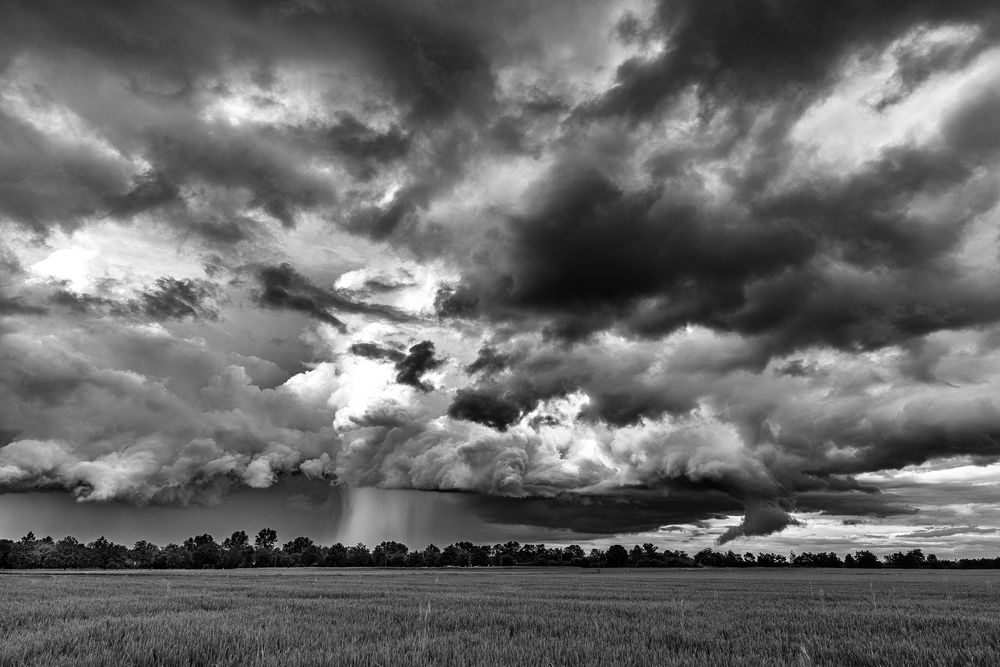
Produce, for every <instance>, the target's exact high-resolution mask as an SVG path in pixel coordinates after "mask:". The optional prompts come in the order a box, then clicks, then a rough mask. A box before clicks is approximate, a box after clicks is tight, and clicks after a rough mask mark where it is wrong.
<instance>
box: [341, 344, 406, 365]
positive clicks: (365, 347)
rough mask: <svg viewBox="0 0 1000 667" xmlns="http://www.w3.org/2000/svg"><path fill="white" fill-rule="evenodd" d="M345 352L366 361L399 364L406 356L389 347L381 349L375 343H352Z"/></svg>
mask: <svg viewBox="0 0 1000 667" xmlns="http://www.w3.org/2000/svg"><path fill="white" fill-rule="evenodd" d="M347 351H348V352H350V353H351V354H355V355H357V356H359V357H364V358H366V359H375V360H377V361H392V362H394V363H399V362H401V361H403V360H404V359H405V358H406V354H404V353H403V352H400V351H399V350H395V349H393V348H391V347H382V346H380V345H378V344H376V343H354V344H353V345H351V346H350V347H349V348H347Z"/></svg>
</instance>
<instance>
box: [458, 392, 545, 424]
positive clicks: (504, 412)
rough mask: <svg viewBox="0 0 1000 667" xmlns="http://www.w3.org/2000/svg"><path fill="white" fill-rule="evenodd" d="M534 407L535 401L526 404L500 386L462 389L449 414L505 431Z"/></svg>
mask: <svg viewBox="0 0 1000 667" xmlns="http://www.w3.org/2000/svg"><path fill="white" fill-rule="evenodd" d="M533 407H534V404H533V403H529V404H527V405H525V404H524V401H519V400H518V399H517V397H512V396H511V395H509V394H504V393H503V391H502V389H500V388H498V387H488V388H477V389H460V390H459V391H458V392H457V393H456V394H455V398H454V400H452V402H451V405H450V406H448V415H449V416H450V417H454V418H455V419H467V420H469V421H473V422H477V423H479V424H484V425H486V426H490V427H492V428H495V429H497V430H498V431H501V432H503V431H505V430H507V427H508V426H510V425H511V424H513V423H515V422H517V421H518V420H519V419H521V417H522V416H524V413H525V412H527V411H529V410H530V409H532V408H533Z"/></svg>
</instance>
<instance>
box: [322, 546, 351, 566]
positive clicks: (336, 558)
mask: <svg viewBox="0 0 1000 667" xmlns="http://www.w3.org/2000/svg"><path fill="white" fill-rule="evenodd" d="M323 565H325V566H326V567H344V566H345V565H347V547H345V546H344V545H343V544H341V543H340V542H337V543H336V544H334V545H332V546H331V547H330V548H329V549H327V550H326V556H324V558H323Z"/></svg>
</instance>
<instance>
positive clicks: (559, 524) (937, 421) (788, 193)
mask: <svg viewBox="0 0 1000 667" xmlns="http://www.w3.org/2000/svg"><path fill="white" fill-rule="evenodd" d="M998 176H1000V5H997V4H996V3H989V2H982V1H981V0H912V1H909V2H869V1H866V0H843V1H841V2H835V3H833V2H826V1H825V0H739V1H737V0H719V1H713V2H702V1H696V0H613V1H610V2H603V1H602V2H597V1H590V0H578V1H567V0H554V1H542V0H504V1H497V0H489V1H486V0H461V1H460V0H412V1H408V2H381V1H379V0H374V1H373V0H364V1H360V0H358V1H354V0H329V1H327V0H289V1H260V2H250V1H247V2H235V1H233V2H223V1H220V0H197V1H195V0H169V1H167V0H151V1H149V2H143V3H139V4H137V3H133V2H126V1H124V0H116V1H112V0H94V1H93V2H88V3H85V4H81V3H73V2H69V1H58V0H37V1H34V2H30V3H28V2H19V1H16V0H0V536H4V537H11V538H17V537H19V536H20V535H23V534H24V533H26V532H27V531H28V530H33V531H34V532H35V533H36V534H37V535H44V534H52V535H53V536H55V537H56V538H57V539H58V538H59V537H61V536H62V535H66V534H73V535H76V536H78V537H81V538H84V539H93V538H94V537H96V536H98V535H106V536H108V537H109V538H112V539H116V540H119V541H123V542H126V543H131V542H132V541H135V540H137V539H150V540H153V541H157V542H161V543H165V542H167V541H179V540H182V539H184V538H185V537H187V536H190V535H193V534H200V533H203V532H212V533H213V534H215V535H216V537H217V538H219V539H221V538H222V537H224V536H226V535H228V534H229V533H231V532H232V531H234V530H239V529H244V530H247V531H249V532H256V530H258V529H259V528H263V527H265V526H270V527H273V528H276V529H277V530H278V532H279V537H281V538H288V539H290V538H291V537H294V536H296V535H299V534H305V535H308V536H311V537H313V538H314V539H317V540H321V541H323V542H324V543H329V542H332V541H336V540H339V541H344V542H346V543H354V542H357V541H359V540H360V541H365V542H367V543H369V544H374V543H376V542H378V541H381V540H382V539H400V540H403V541H406V542H407V543H409V544H411V545H413V546H418V545H423V544H426V543H427V542H431V541H436V542H438V543H441V542H448V541H455V540H461V539H470V540H472V541H477V542H490V543H492V542H503V541H506V540H508V539H516V540H518V541H521V542H545V543H549V544H570V543H577V544H583V545H585V546H598V547H600V546H606V545H608V544H612V543H616V542H621V543H627V544H635V543H642V542H647V541H648V542H653V543H655V544H658V545H660V546H662V547H663V548H668V549H683V550H686V551H689V552H694V551H697V550H700V549H702V548H705V547H714V548H721V549H730V548H731V549H734V550H736V551H741V552H742V551H765V550H773V551H779V552H785V551H788V550H793V549H794V550H798V551H803V550H811V551H817V550H835V551H838V552H840V553H843V552H846V551H849V550H854V549H860V548H867V549H872V550H875V551H877V552H882V553H885V552H888V551H890V550H891V551H895V550H899V549H909V548H921V549H923V550H924V551H925V552H926V553H932V552H934V553H937V554H938V555H939V556H966V555H969V556H973V555H992V554H997V553H1000V506H998V504H997V501H998V499H1000V237H998V230H1000V224H998V223H1000V208H998V198H1000V179H998Z"/></svg>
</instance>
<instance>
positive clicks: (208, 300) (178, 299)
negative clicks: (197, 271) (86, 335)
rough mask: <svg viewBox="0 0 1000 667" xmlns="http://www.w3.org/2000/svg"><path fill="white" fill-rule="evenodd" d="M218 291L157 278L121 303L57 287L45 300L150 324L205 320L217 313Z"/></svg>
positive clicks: (189, 281) (205, 284) (204, 282)
mask: <svg viewBox="0 0 1000 667" xmlns="http://www.w3.org/2000/svg"><path fill="white" fill-rule="evenodd" d="M219 296H220V292H219V288H218V286H217V285H215V284H214V283H212V282H210V281H207V280H195V279H191V278H184V279H177V278H170V277H164V278H159V279H157V280H156V282H155V283H154V284H153V285H152V286H151V287H148V288H146V289H144V290H142V291H141V292H140V293H139V295H138V298H136V299H129V300H125V301H120V300H115V299H112V298H109V297H105V296H100V295H94V294H79V293H77V292H73V291H70V290H68V289H64V288H59V289H57V290H56V291H55V292H53V293H52V295H51V296H50V297H49V300H50V302H51V303H53V304H56V305H58V306H62V307H65V308H69V309H70V310H73V311H76V312H78V313H87V312H98V313H108V314H111V315H115V316H120V317H129V316H142V317H143V318H144V319H150V320H154V321H160V320H181V319H185V318H190V319H208V320H214V319H216V318H217V317H218V315H219V313H218V310H216V308H215V306H214V303H215V300H216V299H218V298H219Z"/></svg>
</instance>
